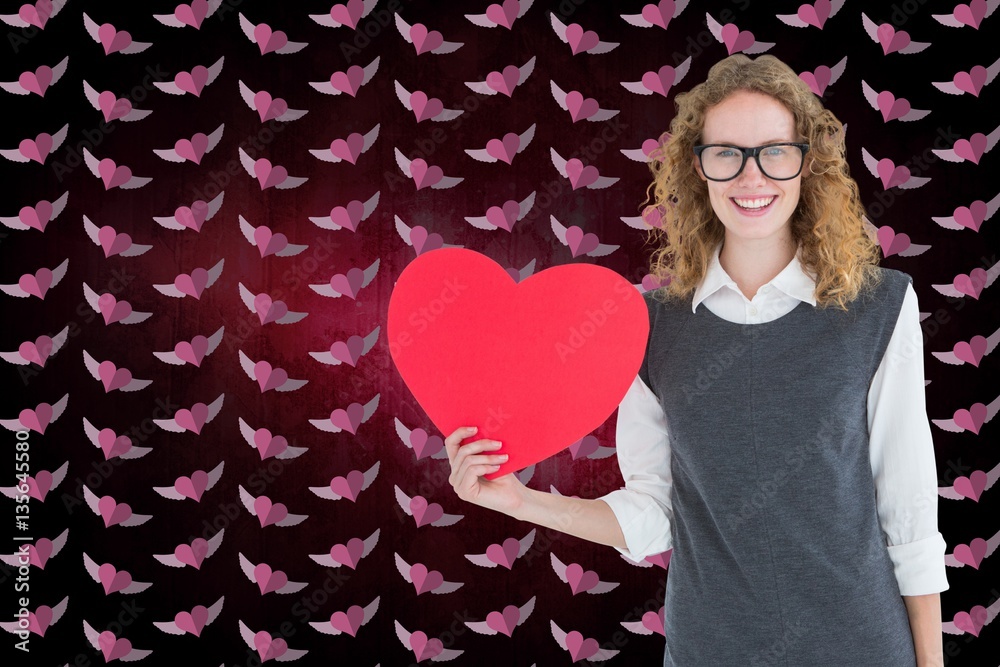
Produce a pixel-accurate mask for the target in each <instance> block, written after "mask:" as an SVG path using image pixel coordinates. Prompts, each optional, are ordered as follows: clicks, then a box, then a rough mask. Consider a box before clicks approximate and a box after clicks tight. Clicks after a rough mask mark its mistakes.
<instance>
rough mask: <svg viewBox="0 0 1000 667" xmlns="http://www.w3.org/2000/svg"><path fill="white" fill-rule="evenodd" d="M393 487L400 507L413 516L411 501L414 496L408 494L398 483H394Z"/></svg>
mask: <svg viewBox="0 0 1000 667" xmlns="http://www.w3.org/2000/svg"><path fill="white" fill-rule="evenodd" d="M392 488H393V489H395V491H396V502H397V503H399V506H400V508H402V510H403V511H404V512H405V513H406V515H407V516H413V510H411V509H410V501H411V500H412V498H410V496H408V495H406V493H404V492H403V490H402V489H401V488H399V486H398V485H396V484H393V485H392Z"/></svg>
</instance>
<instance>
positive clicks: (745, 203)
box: [733, 197, 774, 210]
mask: <svg viewBox="0 0 1000 667" xmlns="http://www.w3.org/2000/svg"><path fill="white" fill-rule="evenodd" d="M733 201H734V202H736V204H737V205H738V206H739V207H740V208H747V209H751V210H753V209H758V208H764V207H765V206H767V205H768V204H770V203H771V202H772V201H774V197H760V198H757V199H736V198H734V199H733Z"/></svg>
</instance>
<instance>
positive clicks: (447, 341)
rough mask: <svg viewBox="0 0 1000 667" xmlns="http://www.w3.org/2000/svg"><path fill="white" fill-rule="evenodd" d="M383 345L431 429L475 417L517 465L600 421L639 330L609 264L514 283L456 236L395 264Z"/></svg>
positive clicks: (633, 363)
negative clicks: (398, 267) (455, 243)
mask: <svg viewBox="0 0 1000 667" xmlns="http://www.w3.org/2000/svg"><path fill="white" fill-rule="evenodd" d="M387 327H388V334H389V352H390V354H391V356H392V359H393V362H394V363H395V364H396V368H397V369H398V370H399V374H400V375H401V376H402V378H403V381H404V382H405V383H406V386H407V387H408V388H409V389H410V391H411V392H412V393H413V396H414V397H415V398H416V399H417V402H418V403H419V404H420V406H421V407H422V408H423V409H424V411H425V412H426V413H427V415H428V416H429V417H430V419H431V421H433V423H434V425H435V426H436V427H437V428H438V429H439V430H440V432H441V433H442V434H443V435H445V436H448V435H450V434H451V433H452V432H453V431H454V430H455V429H456V428H459V427H461V426H477V427H478V431H477V432H476V433H475V434H473V436H472V437H471V438H469V439H468V441H469V442H473V441H475V440H480V439H482V438H490V439H494V440H499V441H500V442H501V443H502V447H501V451H502V452H504V453H506V454H508V455H509V457H510V458H509V459H508V460H507V462H506V463H504V464H502V465H501V467H500V469H499V470H497V471H496V472H495V473H492V474H490V475H488V476H487V478H488V479H493V478H495V477H498V476H500V475H504V474H507V473H509V472H514V471H516V470H520V469H522V468H525V467H527V466H530V465H532V464H533V463H537V462H538V461H541V460H542V459H545V458H548V457H549V456H552V455H553V454H555V453H557V452H559V451H561V450H563V449H565V448H566V447H569V446H570V445H571V444H573V443H574V442H576V441H577V440H580V439H581V438H582V437H584V436H585V435H587V434H588V433H590V432H591V431H593V430H594V429H596V428H597V427H598V426H600V425H601V424H603V423H604V422H605V421H606V420H607V418H608V417H609V416H610V415H611V414H612V413H613V412H614V411H615V408H617V407H618V404H619V403H620V402H621V399H622V398H623V397H624V396H625V393H626V392H627V391H628V388H629V386H630V385H631V383H632V381H633V380H634V379H635V376H636V373H637V372H638V370H639V365H640V364H641V363H642V359H643V355H644V353H645V348H646V341H647V338H648V336H649V316H648V314H647V309H646V305H645V303H644V301H643V299H642V296H641V295H640V293H639V291H638V290H637V289H636V288H635V287H633V286H632V285H631V284H630V283H629V282H628V281H627V280H625V279H624V278H622V277H621V276H620V275H618V274H617V273H615V272H614V271H611V270H610V269H607V268H604V267H601V266H595V265H591V264H583V263H577V264H565V265H560V266H555V267H552V268H550V269H547V270H545V271H542V272H541V273H538V274H536V275H534V276H531V277H529V278H527V279H526V280H523V281H521V282H520V283H515V282H514V280H513V279H512V278H511V277H510V275H508V274H507V272H506V271H505V270H504V269H503V267H501V266H500V265H499V264H497V263H496V262H494V261H493V260H491V259H489V258H488V257H486V256H485V255H481V254H479V253H477V252H474V251H471V250H467V249H464V248H439V249H437V250H432V251H429V252H426V253H422V254H421V255H419V256H418V257H417V258H416V259H415V260H413V261H412V262H410V264H409V265H407V267H406V268H405V269H404V270H403V271H402V273H401V274H400V276H399V279H398V280H397V281H396V285H395V287H394V288H393V292H392V296H391V297H390V299H389V314H388V325H387Z"/></svg>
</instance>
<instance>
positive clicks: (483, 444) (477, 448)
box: [451, 438, 500, 469]
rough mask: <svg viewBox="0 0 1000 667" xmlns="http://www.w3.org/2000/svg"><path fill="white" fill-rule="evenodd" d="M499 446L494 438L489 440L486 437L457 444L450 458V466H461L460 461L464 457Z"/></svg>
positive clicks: (453, 467)
mask: <svg viewBox="0 0 1000 667" xmlns="http://www.w3.org/2000/svg"><path fill="white" fill-rule="evenodd" d="M499 448H500V443H498V442H497V441H496V440H490V439H488V438H483V439H481V440H476V441H475V442H470V443H469V444H467V445H459V448H458V451H457V452H455V456H454V457H453V458H452V461H451V467H452V469H457V468H459V467H461V465H462V461H464V460H465V458H466V457H468V456H474V455H476V454H480V453H482V452H485V451H489V450H496V449H499Z"/></svg>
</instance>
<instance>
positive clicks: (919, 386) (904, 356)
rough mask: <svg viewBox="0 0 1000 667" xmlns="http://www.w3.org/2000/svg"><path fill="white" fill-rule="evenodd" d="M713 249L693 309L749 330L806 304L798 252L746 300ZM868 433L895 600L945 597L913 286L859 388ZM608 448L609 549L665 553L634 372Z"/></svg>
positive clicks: (651, 434)
mask: <svg viewBox="0 0 1000 667" xmlns="http://www.w3.org/2000/svg"><path fill="white" fill-rule="evenodd" d="M721 247H722V244H721V243H720V244H719V245H718V246H717V247H716V250H715V255H714V257H713V258H712V260H711V263H710V265H709V268H708V271H707V272H706V274H705V278H704V280H702V282H701V284H700V285H699V286H698V288H697V289H696V290H695V294H694V298H693V300H692V311H697V309H698V306H699V305H701V306H702V307H703V308H708V309H709V310H710V311H711V312H712V313H714V314H715V315H718V316H719V317H721V318H722V319H725V320H728V321H730V322H737V323H740V324H757V323H761V322H770V321H771V320H775V319H778V318H779V317H782V316H783V315H786V314H787V313H789V312H791V310H792V309H793V308H794V307H795V306H796V305H797V304H798V303H799V302H800V301H805V302H807V303H809V304H810V305H812V306H814V307H815V305H816V299H815V298H814V297H813V291H814V289H815V286H816V283H815V273H813V272H812V271H811V270H808V273H807V269H806V268H805V267H804V265H802V264H801V263H800V261H799V256H798V255H796V256H795V257H793V258H792V260H791V262H789V264H788V265H787V266H786V267H785V268H784V269H783V270H782V271H781V272H780V273H779V274H778V275H777V276H775V277H774V279H772V280H771V281H770V282H769V283H767V284H766V285H763V286H762V287H761V288H760V289H759V290H757V293H756V294H755V295H754V297H753V299H747V298H746V296H745V295H744V294H743V293H742V292H741V291H740V289H739V287H738V286H737V285H736V283H735V282H734V281H733V279H732V278H731V277H730V276H729V275H728V274H727V273H726V271H725V269H723V268H722V265H721V264H720V263H719V252H720V250H721ZM868 432H869V451H870V459H871V469H872V478H873V480H874V482H875V501H876V509H877V512H878V519H879V524H880V525H881V527H882V532H883V534H884V536H885V539H886V547H887V549H888V552H889V557H890V559H891V560H892V563H893V568H894V572H895V575H896V580H897V582H898V584H899V591H900V594H902V595H925V594H929V593H939V592H941V591H945V590H948V580H947V577H946V572H945V560H944V555H945V550H946V548H947V544H946V543H945V541H944V537H943V536H942V535H941V533H940V532H939V531H938V525H937V499H938V493H937V486H938V480H937V465H936V463H935V459H934V444H933V441H932V439H931V430H930V423H929V420H928V418H927V409H926V402H925V395H924V362H923V332H922V331H921V328H920V314H919V311H918V308H917V295H916V292H914V290H913V286H912V285H908V286H907V289H906V295H905V297H904V299H903V305H902V308H901V309H900V313H899V318H898V320H897V322H896V327H895V329H894V330H893V333H892V337H891V338H890V340H889V344H888V347H887V348H886V352H885V356H884V357H883V358H882V361H881V363H880V364H879V368H878V370H877V371H876V373H875V376H874V378H873V379H872V383H871V386H870V387H869V390H868ZM616 441H617V455H618V464H619V467H620V468H621V472H622V477H624V480H625V487H624V488H622V489H617V490H615V491H612V492H610V493H608V494H606V495H604V496H601V497H600V499H601V500H604V501H605V502H606V503H607V504H608V505H609V506H610V507H611V509H612V511H613V512H614V513H615V516H616V518H617V519H618V523H619V524H620V525H621V528H622V533H623V534H624V535H625V543H626V544H627V546H628V548H627V549H618V551H620V552H621V553H622V554H624V555H625V556H627V557H629V558H631V559H633V560H636V561H639V560H642V559H643V558H645V557H646V556H650V555H654V554H658V553H660V552H663V551H666V550H668V549H670V548H671V547H672V546H673V545H672V543H671V539H672V538H671V534H670V524H671V521H673V509H672V507H671V499H670V492H671V485H672V483H671V473H670V446H669V445H670V443H669V438H668V431H667V423H666V415H665V414H664V412H663V409H662V408H661V407H660V402H659V400H658V399H657V397H656V395H655V394H654V393H653V392H652V390H650V388H649V387H648V386H647V385H646V383H645V382H643V381H642V379H641V378H639V376H638V375H637V376H636V378H635V380H633V382H632V386H631V387H630V388H629V390H628V393H627V394H626V395H625V398H624V399H623V400H622V402H621V404H620V406H619V408H618V422H617V427H616ZM616 548H617V547H616Z"/></svg>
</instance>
